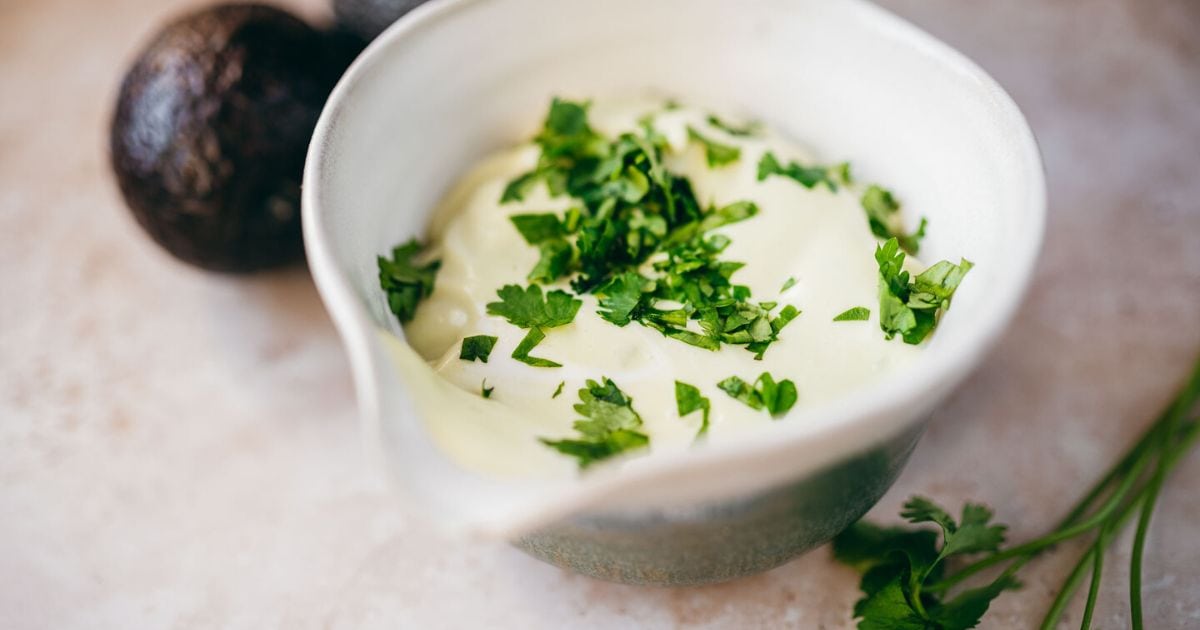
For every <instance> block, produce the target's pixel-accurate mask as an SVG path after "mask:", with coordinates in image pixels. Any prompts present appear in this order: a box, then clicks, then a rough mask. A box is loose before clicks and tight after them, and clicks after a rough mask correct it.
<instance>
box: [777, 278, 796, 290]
mask: <svg viewBox="0 0 1200 630" xmlns="http://www.w3.org/2000/svg"><path fill="white" fill-rule="evenodd" d="M794 286H796V279H795V278H788V279H787V280H784V282H783V287H782V288H780V289H779V292H780V293H783V292H784V291H787V290H788V289H790V288H792V287H794Z"/></svg>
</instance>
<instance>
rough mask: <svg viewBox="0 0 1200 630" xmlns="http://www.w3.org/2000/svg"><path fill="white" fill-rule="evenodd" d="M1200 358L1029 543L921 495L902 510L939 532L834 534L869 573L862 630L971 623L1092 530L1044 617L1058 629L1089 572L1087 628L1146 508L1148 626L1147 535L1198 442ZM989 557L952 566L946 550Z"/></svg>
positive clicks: (978, 513) (868, 529) (982, 514)
mask: <svg viewBox="0 0 1200 630" xmlns="http://www.w3.org/2000/svg"><path fill="white" fill-rule="evenodd" d="M1198 400H1200V360H1197V361H1196V362H1194V364H1193V366H1192V372H1191V375H1190V377H1189V379H1188V381H1187V382H1186V383H1185V384H1184V387H1183V388H1182V390H1181V391H1180V392H1179V394H1178V395H1177V396H1176V397H1175V399H1174V400H1173V401H1172V402H1171V404H1170V405H1168V406H1167V408H1166V410H1165V411H1163V413H1162V414H1161V415H1160V416H1159V418H1158V420H1156V421H1155V422H1154V423H1153V424H1152V425H1151V426H1150V427H1149V428H1148V429H1147V430H1146V431H1145V432H1144V433H1143V434H1142V435H1141V437H1140V438H1139V439H1138V440H1137V441H1136V442H1135V443H1134V444H1133V446H1132V447H1130V449H1129V450H1128V451H1126V452H1125V454H1124V455H1123V456H1122V457H1121V458H1120V459H1119V460H1118V461H1117V463H1116V464H1114V465H1113V466H1112V467H1111V468H1110V469H1109V470H1108V472H1107V473H1105V474H1104V476H1103V477H1101V479H1100V480H1099V482H1097V483H1096V484H1095V485H1094V486H1092V487H1091V488H1090V489H1089V490H1088V491H1087V492H1086V493H1085V494H1084V496H1083V498H1082V499H1080V500H1079V502H1078V503H1076V504H1075V505H1074V506H1073V507H1072V508H1071V510H1070V511H1069V512H1068V513H1067V515H1066V516H1065V517H1064V518H1063V520H1062V521H1060V522H1059V523H1058V524H1057V525H1056V526H1055V527H1054V528H1053V529H1052V530H1051V531H1050V532H1049V533H1047V534H1045V535H1043V536H1040V537H1038V538H1035V539H1033V540H1030V541H1028V542H1025V543H1022V544H1019V545H1016V546H1013V547H1008V548H1001V546H1000V545H1001V544H1002V543H1003V527H1002V526H999V525H992V524H990V518H991V511H990V510H988V509H987V508H985V507H983V506H980V505H971V504H967V506H966V507H964V508H963V513H962V517H961V519H959V520H958V521H955V520H954V519H951V518H950V517H949V516H948V515H947V514H946V512H945V510H943V509H941V508H939V507H937V506H936V505H934V504H933V503H932V502H930V501H928V500H926V499H922V498H919V497H916V498H913V499H912V500H910V501H909V502H908V503H907V504H905V510H904V512H903V513H902V514H901V516H903V517H904V518H906V519H907V520H908V521H909V522H912V523H927V522H931V523H936V524H937V525H938V526H939V528H940V529H941V536H940V538H941V539H942V541H943V542H942V545H941V546H940V547H938V546H937V540H938V538H939V536H938V535H937V534H936V533H935V532H932V531H928V530H925V529H911V528H904V527H889V528H883V527H879V526H877V525H873V524H871V523H868V522H861V521H860V522H859V523H857V524H855V525H853V526H851V527H850V529H848V530H846V531H845V532H843V533H842V534H839V535H838V537H837V538H835V539H834V542H833V550H834V557H836V558H837V559H838V560H840V561H842V562H844V563H846V564H848V565H850V566H853V567H854V568H856V569H858V570H859V571H860V572H863V578H862V583H861V588H862V591H863V598H862V599H860V600H859V602H858V603H857V604H856V605H855V607H854V616H855V617H858V618H860V621H859V624H858V627H859V628H860V629H863V630H866V629H875V628H924V629H930V630H963V629H965V628H973V627H975V626H976V624H978V623H979V621H980V618H981V617H982V616H983V615H984V613H986V612H987V609H988V606H989V604H990V602H991V601H992V600H993V599H995V598H996V597H997V596H999V595H1000V594H1001V593H1002V592H1003V591H1005V590H1008V589H1013V588H1017V581H1016V579H1015V576H1016V575H1017V573H1018V571H1020V570H1021V568H1022V567H1024V566H1025V565H1026V564H1028V563H1029V562H1030V561H1032V560H1033V559H1034V558H1036V557H1037V556H1038V555H1040V554H1042V553H1045V552H1046V551H1047V550H1049V549H1051V548H1053V547H1054V546H1056V545H1060V544H1062V543H1064V542H1067V541H1070V540H1073V539H1077V538H1081V537H1088V538H1090V544H1089V545H1088V546H1087V547H1086V548H1084V549H1083V551H1082V554H1081V556H1080V557H1079V559H1078V561H1077V562H1076V564H1075V566H1074V568H1073V569H1072V570H1071V572H1070V573H1069V574H1068V575H1067V576H1066V578H1065V579H1064V581H1063V583H1062V585H1061V587H1060V588H1059V591H1058V594H1057V596H1056V597H1055V599H1054V601H1053V603H1051V605H1050V609H1049V610H1048V611H1047V612H1046V615H1045V617H1044V618H1043V620H1042V623H1041V625H1040V627H1041V628H1046V629H1049V628H1056V627H1058V625H1059V621H1060V620H1061V618H1062V615H1063V612H1064V611H1065V610H1066V607H1067V605H1068V604H1069V603H1070V602H1071V599H1072V597H1073V596H1074V595H1075V593H1076V592H1077V591H1078V590H1079V587H1080V586H1081V585H1082V582H1083V579H1084V577H1086V576H1087V573H1088V570H1089V569H1090V570H1091V586H1090V588H1089V589H1088V594H1087V600H1086V603H1085V605H1084V611H1083V618H1082V622H1081V627H1082V628H1083V629H1084V630H1087V629H1088V628H1090V627H1091V622H1092V619H1093V616H1094V612H1095V607H1096V603H1097V601H1098V599H1099V595H1100V589H1099V585H1100V580H1101V578H1102V576H1103V569H1104V562H1103V560H1104V555H1105V552H1106V550H1107V549H1108V547H1109V546H1110V545H1111V544H1112V543H1113V542H1114V541H1115V540H1117V539H1118V535H1119V534H1120V532H1121V530H1122V529H1123V528H1124V526H1125V525H1126V524H1127V523H1128V522H1129V521H1130V520H1131V519H1132V518H1133V517H1134V516H1135V515H1137V516H1138V522H1137V529H1136V532H1135V533H1134V538H1133V553H1132V554H1131V555H1130V566H1129V598H1130V606H1129V610H1130V617H1131V618H1130V626H1131V627H1132V628H1133V629H1134V630H1142V629H1143V627H1144V620H1143V606H1142V560H1143V557H1144V550H1145V544H1146V533H1147V530H1148V527H1149V524H1150V519H1151V515H1152V514H1153V511H1154V508H1155V505H1156V503H1157V500H1158V497H1159V496H1160V494H1161V491H1162V487H1163V484H1164V483H1165V480H1166V478H1167V476H1168V474H1169V473H1170V472H1171V471H1172V470H1174V469H1175V467H1176V466H1178V465H1179V463H1180V462H1181V461H1182V460H1183V458H1184V456H1185V455H1187V454H1188V452H1189V451H1190V450H1191V449H1192V448H1193V447H1194V446H1195V444H1196V442H1197V441H1200V411H1198V410H1197V409H1196V403H1197V401H1198ZM972 554H982V556H981V557H978V558H977V559H975V560H973V561H968V562H967V563H965V564H964V563H961V562H959V563H956V564H953V565H951V566H946V563H945V562H943V561H944V560H946V559H947V558H951V557H954V558H959V557H962V556H968V555H972ZM989 569H990V570H997V569H999V570H1000V572H999V574H998V575H996V576H995V577H993V578H992V579H990V580H985V581H984V582H983V583H982V584H977V585H975V586H973V587H969V588H963V585H964V583H965V582H967V580H969V579H971V578H972V577H974V576H977V575H979V574H980V573H982V572H984V571H987V570H989Z"/></svg>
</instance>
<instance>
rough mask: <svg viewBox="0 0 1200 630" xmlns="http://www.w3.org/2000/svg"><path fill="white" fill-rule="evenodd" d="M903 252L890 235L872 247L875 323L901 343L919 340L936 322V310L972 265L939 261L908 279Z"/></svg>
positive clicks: (947, 301)
mask: <svg viewBox="0 0 1200 630" xmlns="http://www.w3.org/2000/svg"><path fill="white" fill-rule="evenodd" d="M904 258H905V255H904V252H903V251H901V249H900V243H899V241H898V240H897V239H895V238H891V239H888V241H887V242H886V243H884V244H882V245H880V246H879V247H877V248H876V249H875V260H876V262H878V263H879V327H880V328H882V329H883V332H884V334H885V335H887V338H888V339H891V338H892V337H894V336H896V335H900V336H901V337H902V338H903V339H904V342H905V343H908V344H913V345H915V344H919V343H921V342H922V341H924V340H925V338H926V337H927V336H929V333H930V332H932V331H933V329H934V327H935V326H936V325H937V319H938V313H939V312H940V311H942V310H944V309H946V308H949V306H950V298H951V297H952V296H953V295H954V291H955V290H956V289H958V285H959V283H961V282H962V279H963V277H964V276H965V275H966V274H967V272H968V271H970V270H971V268H972V267H973V266H974V265H973V264H972V263H971V261H969V260H966V259H963V260H961V261H960V262H959V264H957V265H955V264H952V263H950V262H947V261H944V260H943V261H940V262H938V263H936V264H934V265H933V266H932V267H930V268H928V269H926V270H925V271H924V272H922V273H921V274H919V275H918V276H917V277H916V278H915V279H913V280H910V279H909V274H908V272H907V271H904Z"/></svg>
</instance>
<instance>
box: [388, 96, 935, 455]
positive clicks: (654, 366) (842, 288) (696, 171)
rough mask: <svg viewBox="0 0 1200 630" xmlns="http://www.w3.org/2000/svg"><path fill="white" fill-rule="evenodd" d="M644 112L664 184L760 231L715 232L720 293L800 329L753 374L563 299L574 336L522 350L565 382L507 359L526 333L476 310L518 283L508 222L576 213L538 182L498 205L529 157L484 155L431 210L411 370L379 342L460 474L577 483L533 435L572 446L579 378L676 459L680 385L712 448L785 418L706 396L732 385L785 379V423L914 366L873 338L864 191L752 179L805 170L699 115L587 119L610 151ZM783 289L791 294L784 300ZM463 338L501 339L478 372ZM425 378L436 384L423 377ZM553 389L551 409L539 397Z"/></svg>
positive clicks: (685, 423)
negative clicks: (624, 398)
mask: <svg viewBox="0 0 1200 630" xmlns="http://www.w3.org/2000/svg"><path fill="white" fill-rule="evenodd" d="M650 112H655V113H654V114H653V116H654V117H653V126H654V128H655V129H656V130H657V131H658V132H659V133H661V134H662V135H663V136H665V137H666V139H667V141H668V144H669V150H668V152H667V154H666V156H665V165H666V167H667V169H668V170H670V171H672V172H674V173H676V174H679V175H682V176H686V177H688V178H690V180H691V182H692V185H693V187H694V190H695V193H696V198H697V199H698V200H699V201H700V203H701V204H702V205H704V204H708V203H712V204H714V205H715V206H717V207H720V206H724V205H726V204H729V203H733V202H736V201H741V200H748V201H753V202H755V203H756V204H757V205H758V207H759V210H760V211H759V214H758V215H757V216H755V217H753V218H751V219H748V220H745V221H741V222H738V223H734V224H731V225H727V226H724V227H721V228H718V229H717V230H715V231H714V232H715V233H718V234H723V235H725V236H728V237H729V238H730V239H731V240H732V243H731V244H730V245H729V247H728V249H726V250H725V252H724V253H723V254H722V256H721V257H722V259H726V260H731V261H739V262H743V263H745V266H744V267H743V268H742V269H740V270H738V271H737V272H736V273H735V274H734V275H733V278H732V279H733V281H734V282H735V283H737V284H742V285H746V286H748V287H749V288H750V289H751V290H752V292H753V299H754V300H756V301H777V302H779V303H780V304H790V305H794V306H795V307H796V308H798V309H800V311H801V314H800V316H798V317H797V318H796V319H795V320H793V321H792V322H791V323H790V324H788V325H787V326H786V328H784V329H783V330H782V331H781V333H780V335H779V340H778V341H776V342H775V343H773V344H772V345H771V346H770V348H769V349H768V350H767V351H766V353H765V356H764V357H763V358H762V360H755V358H754V353H753V352H748V351H747V350H746V348H745V347H743V346H733V345H723V346H722V347H721V349H720V350H719V351H710V350H705V349H701V348H697V347H694V346H691V345H687V344H685V343H681V342H679V341H676V340H673V339H669V338H667V337H664V336H663V335H662V334H661V333H659V332H658V331H656V330H654V329H651V328H648V327H645V326H641V325H639V324H638V323H636V322H634V323H630V324H629V325H627V326H624V327H618V326H616V325H614V324H612V323H610V322H608V321H605V320H604V319H602V318H601V317H600V316H599V315H598V314H597V301H596V298H595V297H594V296H593V295H590V294H585V295H580V296H577V297H578V298H579V299H580V300H582V301H583V305H582V307H581V308H580V309H579V312H578V314H577V316H576V317H575V319H574V321H573V322H572V323H571V324H569V325H566V326H563V327H559V328H553V329H548V330H546V338H545V340H544V341H542V342H541V343H540V344H539V345H538V346H537V348H536V349H535V351H534V352H533V354H534V355H536V356H538V357H546V358H548V359H552V360H554V361H557V362H558V363H561V364H562V367H559V368H544V367H533V366H530V365H526V364H525V363H522V362H520V361H517V360H515V359H513V358H512V357H511V356H510V355H511V353H512V350H513V348H515V347H516V346H517V344H518V343H519V342H520V341H521V339H522V338H523V337H524V336H525V334H526V332H527V331H526V330H523V329H521V328H518V327H516V326H514V325H512V324H510V323H508V322H507V321H505V320H504V319H503V318H501V317H497V316H493V315H489V314H488V313H487V310H486V306H485V305H486V304H488V303H489V302H494V301H496V299H497V294H496V291H497V289H498V288H500V287H501V286H503V285H506V284H517V285H521V286H525V285H527V284H529V282H528V281H527V280H526V276H527V274H528V273H529V271H530V269H532V268H533V266H534V265H535V263H537V261H538V251H537V248H536V247H532V246H530V245H528V244H527V243H526V242H525V241H524V240H523V239H522V236H521V234H520V233H519V232H518V231H517V230H516V229H515V228H514V226H513V224H512V222H511V221H510V216H512V215H515V214H522V213H533V212H550V211H554V212H560V213H561V212H562V211H564V210H566V209H567V208H569V207H572V206H576V205H578V202H577V201H576V200H574V199H571V198H570V197H568V196H566V195H564V196H561V197H559V198H552V197H551V196H550V194H549V193H548V192H547V190H546V187H545V186H541V185H539V186H536V187H535V188H534V189H532V190H531V191H530V193H529V194H528V195H527V196H526V197H525V199H524V200H523V201H519V202H510V203H506V204H501V203H500V198H501V195H502V192H503V190H504V189H505V186H506V185H507V184H508V183H509V182H510V181H512V180H513V179H514V178H515V177H517V176H519V175H521V174H522V173H525V172H527V171H529V170H530V169H532V168H533V167H534V166H535V164H536V163H537V160H538V156H539V149H538V147H537V146H536V145H534V144H527V145H523V146H520V147H517V148H515V149H512V150H508V151H504V152H502V153H499V154H496V155H493V156H491V157H489V158H487V159H486V160H484V161H483V163H481V164H479V165H478V166H477V167H476V168H474V170H472V171H471V172H470V173H469V174H467V175H466V176H465V177H464V178H463V179H462V181H461V182H460V183H459V184H458V185H457V186H456V187H455V188H454V190H453V191H452V192H451V193H450V194H449V195H448V196H447V197H446V199H445V200H444V201H443V203H442V205H441V207H440V208H439V210H438V211H437V212H436V214H435V217H434V219H433V222H432V224H431V226H430V230H429V234H428V240H427V243H428V246H429V254H430V256H431V257H436V258H438V259H440V260H441V269H440V271H439V272H438V274H437V280H436V284H435V288H434V290H433V292H432V294H431V295H430V296H429V297H428V298H427V299H425V300H424V301H423V302H421V304H420V306H419V308H418V309H417V312H416V316H415V318H414V319H413V320H412V321H411V322H410V323H409V324H408V325H407V326H406V327H405V334H406V337H407V341H408V344H410V345H411V348H412V349H414V350H415V351H416V353H417V354H419V357H420V359H423V361H424V362H422V361H420V360H418V359H417V357H416V355H413V354H412V352H411V350H409V348H408V347H406V346H405V345H404V344H403V343H400V342H397V341H393V343H392V344H391V346H392V347H393V348H394V349H395V355H396V358H397V360H398V362H399V365H400V366H401V367H402V368H403V371H404V372H405V373H406V376H412V377H413V378H417V379H418V380H417V381H416V382H411V390H412V392H413V395H414V396H416V397H417V398H418V400H417V402H418V405H419V406H421V407H423V413H422V415H423V416H424V417H425V419H426V422H427V423H428V425H429V429H430V433H431V435H432V436H433V437H434V440H435V441H436V442H437V443H438V444H439V446H441V447H442V448H443V449H444V450H445V451H447V452H448V453H449V454H450V455H451V456H452V457H453V458H454V459H455V460H457V461H458V462H459V463H460V464H462V465H464V466H466V467H469V468H473V469H476V470H480V471H485V472H492V473H501V474H560V473H561V474H574V471H575V470H576V466H575V462H574V461H572V460H571V458H569V457H565V456H563V455H562V454H560V453H557V452H555V451H553V450H551V449H549V448H547V447H546V446H545V445H544V444H542V443H540V442H539V441H538V438H539V437H548V438H551V439H558V438H565V437H572V436H573V435H574V432H573V430H572V423H573V422H574V421H575V420H577V419H579V418H580V416H579V414H578V413H576V412H575V411H574V410H573V409H572V406H573V405H574V404H576V403H578V402H579V397H578V395H577V391H578V390H579V389H580V388H581V387H583V386H584V383H585V381H587V380H588V379H593V380H600V379H601V378H602V377H608V378H610V379H612V381H613V382H614V383H616V384H617V385H618V386H619V387H620V388H621V390H622V391H624V392H625V393H626V394H627V395H628V396H629V397H630V398H632V401H633V403H632V404H633V407H634V409H635V410H636V411H637V412H638V413H639V414H640V415H641V418H642V420H643V421H644V425H643V426H642V427H641V429H640V430H641V432H643V433H645V434H646V435H647V436H648V437H649V438H650V440H649V449H648V451H647V450H642V451H638V454H639V455H645V454H647V453H657V452H665V451H674V450H681V449H687V448H690V447H692V446H693V444H695V442H696V441H697V437H696V436H697V429H698V427H699V425H700V421H701V414H699V413H694V414H690V415H689V416H687V417H685V418H680V416H679V414H678V412H677V409H676V399H675V390H674V383H675V381H677V380H678V381H683V382H686V383H689V384H692V385H695V386H696V387H698V388H699V389H700V390H701V392H702V393H703V395H705V396H707V397H708V398H709V399H710V400H711V405H712V411H711V426H710V429H709V430H708V432H707V434H706V435H705V436H704V437H703V438H702V439H706V440H710V441H711V440H723V439H727V438H729V437H730V436H734V435H736V434H740V433H742V432H746V431H761V430H765V429H767V428H768V427H769V426H770V425H772V424H773V423H775V422H789V421H790V420H789V418H788V417H787V416H784V417H782V418H779V419H773V418H772V417H771V416H770V415H769V414H767V413H764V412H763V411H761V410H755V409H752V408H750V407H748V406H747V405H745V404H743V403H742V402H739V401H738V400H736V399H734V398H732V397H730V396H729V395H728V394H726V393H725V392H724V391H722V390H721V389H719V388H718V387H717V383H718V382H719V381H722V380H723V379H725V378H727V377H729V376H733V375H736V376H739V377H741V378H743V379H745V380H746V381H747V382H753V381H754V379H755V378H756V377H757V376H758V375H759V374H761V373H762V372H770V373H771V374H772V375H773V376H774V377H775V378H776V379H785V378H786V379H790V380H792V381H794V383H795V384H796V387H797V391H798V401H797V403H796V407H795V408H796V409H799V408H801V407H805V406H811V405H816V404H819V403H822V402H825V401H829V400H831V399H835V398H838V397H841V396H847V395H851V394H852V392H853V391H854V390H856V389H858V388H861V387H863V386H864V385H866V384H868V383H871V382H872V381H875V380H876V379H878V378H879V377H880V376H881V375H883V374H886V373H888V372H891V371H894V370H898V369H901V368H902V367H903V366H904V365H905V364H906V363H908V362H909V361H910V360H911V359H912V358H913V357H914V355H915V354H916V353H917V352H920V347H919V346H912V345H907V344H905V343H903V342H902V341H901V340H900V339H899V338H896V339H892V340H887V339H886V338H885V336H884V334H883V333H882V332H881V331H880V326H879V322H878V319H877V318H878V317H879V312H878V311H879V308H878V306H879V267H878V265H877V263H876V261H875V258H874V252H875V249H876V246H877V245H878V244H879V240H878V239H876V238H875V236H874V235H873V234H872V232H871V229H870V228H869V226H868V222H867V220H866V217H865V216H864V212H863V209H862V207H861V205H860V201H859V197H860V195H861V192H862V191H861V189H856V188H855V187H849V188H848V187H846V186H841V187H839V189H838V191H836V192H834V191H831V190H829V189H828V188H827V187H825V186H816V187H814V188H812V189H808V188H805V187H803V186H801V185H799V184H797V182H795V181H793V180H791V179H788V178H785V177H770V178H767V179H766V180H765V181H759V180H758V178H757V170H756V167H757V165H758V163H759V160H760V158H761V157H762V156H763V154H764V153H765V152H767V151H770V152H772V153H774V154H775V155H776V156H778V158H779V159H780V160H781V161H784V162H786V161H790V160H796V161H799V162H802V163H806V164H812V163H815V162H816V159H815V156H813V155H811V154H810V153H808V152H807V151H805V150H804V149H802V148H801V147H798V146H796V145H795V144H793V143H791V142H789V141H788V140H787V139H784V138H781V137H779V136H777V135H774V134H773V133H771V131H770V130H762V131H761V132H760V133H757V134H755V135H754V136H752V137H744V136H734V135H731V134H729V133H726V132H724V131H723V130H722V129H720V128H718V127H716V126H714V125H713V124H710V123H709V122H707V120H708V115H707V112H704V111H699V110H695V109H686V108H679V109H671V110H665V109H664V108H663V107H662V106H661V105H653V106H651V105H625V106H617V107H613V106H605V105H604V104H600V103H598V104H596V105H594V106H593V107H592V109H591V110H590V123H591V126H592V127H593V128H594V129H596V130H597V131H599V132H600V133H602V134H604V135H606V136H609V137H615V136H616V135H617V134H619V133H621V132H625V131H634V130H637V129H638V120H639V119H641V118H642V117H643V116H645V115H646V114H647V113H650ZM689 126H691V127H692V128H694V129H696V130H698V131H700V132H701V133H702V134H703V135H704V136H706V137H708V138H710V139H712V140H715V141H718V142H720V143H722V144H727V145H731V146H737V147H739V148H740V150H741V157H740V159H739V160H737V161H735V162H733V163H731V164H728V165H725V166H722V167H720V168H713V167H710V166H709V164H708V163H707V161H706V157H705V150H704V147H703V146H702V145H701V144H700V143H698V142H696V141H689V138H688V131H687V129H688V127H689ZM906 266H907V267H909V268H910V270H911V271H913V272H914V273H915V272H916V271H918V270H920V269H921V266H920V265H919V263H916V262H915V261H914V260H913V259H912V257H910V258H909V262H908V263H907V265H906ZM785 284H787V285H790V286H787V288H786V289H785V288H784V286H785ZM552 287H555V288H562V289H564V290H568V291H569V290H570V289H569V285H568V283H567V282H566V281H561V282H560V283H558V284H555V285H551V286H549V287H546V289H547V290H549V289H550V288H552ZM572 293H573V292H572ZM859 306H862V307H867V308H869V309H871V315H870V319H869V320H867V321H841V322H835V321H834V317H835V316H837V315H839V314H840V313H843V312H844V311H846V310H847V309H849V308H851V307H859ZM473 335H490V336H495V337H498V338H499V339H498V341H497V342H496V344H495V348H494V351H493V352H492V353H491V355H490V358H489V360H488V362H487V363H483V362H477V361H465V360H462V359H460V358H459V352H460V347H461V345H462V340H463V338H464V337H469V336H473ZM427 366H431V367H432V369H433V371H434V372H436V375H437V377H438V378H432V377H431V376H430V375H428V368H427ZM418 374H420V376H419V377H418V376H417V375H418ZM485 379H486V384H487V387H489V388H494V389H493V391H492V393H491V396H490V398H488V399H486V400H485V399H484V398H482V397H481V395H480V391H481V384H482V383H483V382H484V380H485ZM439 381H440V382H439ZM564 381H565V385H564V386H563V390H562V393H561V395H559V396H557V397H553V398H552V394H554V392H555V391H556V389H557V388H558V386H559V384H560V383H561V382H564ZM793 411H794V410H793Z"/></svg>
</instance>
